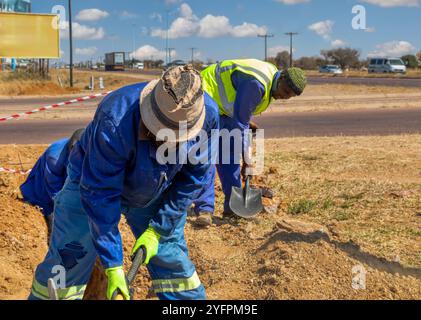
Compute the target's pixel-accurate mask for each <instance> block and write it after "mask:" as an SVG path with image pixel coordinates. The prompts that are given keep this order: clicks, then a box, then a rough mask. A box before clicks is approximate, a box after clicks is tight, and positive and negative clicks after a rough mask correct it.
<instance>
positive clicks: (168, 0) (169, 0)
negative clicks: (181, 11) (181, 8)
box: [165, 0, 181, 4]
mask: <svg viewBox="0 0 421 320" xmlns="http://www.w3.org/2000/svg"><path fill="white" fill-rule="evenodd" d="M180 2H181V0H165V4H177V3H180Z"/></svg>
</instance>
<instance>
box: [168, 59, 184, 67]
mask: <svg viewBox="0 0 421 320" xmlns="http://www.w3.org/2000/svg"><path fill="white" fill-rule="evenodd" d="M186 64H187V63H185V62H184V61H183V60H174V61H172V62H170V63H168V64H166V65H165V66H164V69H168V68H171V67H177V66H185V65H186Z"/></svg>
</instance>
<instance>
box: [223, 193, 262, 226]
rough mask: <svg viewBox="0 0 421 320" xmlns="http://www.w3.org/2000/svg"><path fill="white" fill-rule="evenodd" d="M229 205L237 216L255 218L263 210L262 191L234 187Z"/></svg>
mask: <svg viewBox="0 0 421 320" xmlns="http://www.w3.org/2000/svg"><path fill="white" fill-rule="evenodd" d="M229 205H230V208H231V210H232V212H234V213H235V214H236V215H237V216H239V217H242V218H245V219H250V218H253V217H255V216H256V215H257V214H259V213H260V212H262V210H263V203H262V190H260V189H252V188H250V187H249V188H246V189H243V188H237V187H232V192H231V198H230V202H229Z"/></svg>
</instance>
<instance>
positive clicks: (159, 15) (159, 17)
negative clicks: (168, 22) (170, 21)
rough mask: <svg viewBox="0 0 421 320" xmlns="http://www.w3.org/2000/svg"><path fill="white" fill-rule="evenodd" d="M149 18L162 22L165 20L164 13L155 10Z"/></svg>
mask: <svg viewBox="0 0 421 320" xmlns="http://www.w3.org/2000/svg"><path fill="white" fill-rule="evenodd" d="M149 18H150V19H151V20H157V21H158V22H162V21H163V19H162V14H160V13H157V12H154V13H152V14H150V15H149Z"/></svg>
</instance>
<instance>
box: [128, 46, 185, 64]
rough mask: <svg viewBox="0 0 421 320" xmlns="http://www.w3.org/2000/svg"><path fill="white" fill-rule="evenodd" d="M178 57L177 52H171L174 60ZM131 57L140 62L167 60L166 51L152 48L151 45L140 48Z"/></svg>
mask: <svg viewBox="0 0 421 320" xmlns="http://www.w3.org/2000/svg"><path fill="white" fill-rule="evenodd" d="M176 56H177V52H176V51H174V50H173V51H171V57H172V58H174V57H176ZM130 57H134V58H135V59H138V60H149V59H152V58H153V59H154V60H157V59H161V60H164V59H165V51H163V50H162V51H161V50H158V49H157V48H155V47H153V46H151V45H144V46H142V47H140V48H138V49H137V50H136V51H135V52H134V53H133V52H132V53H131V54H130Z"/></svg>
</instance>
